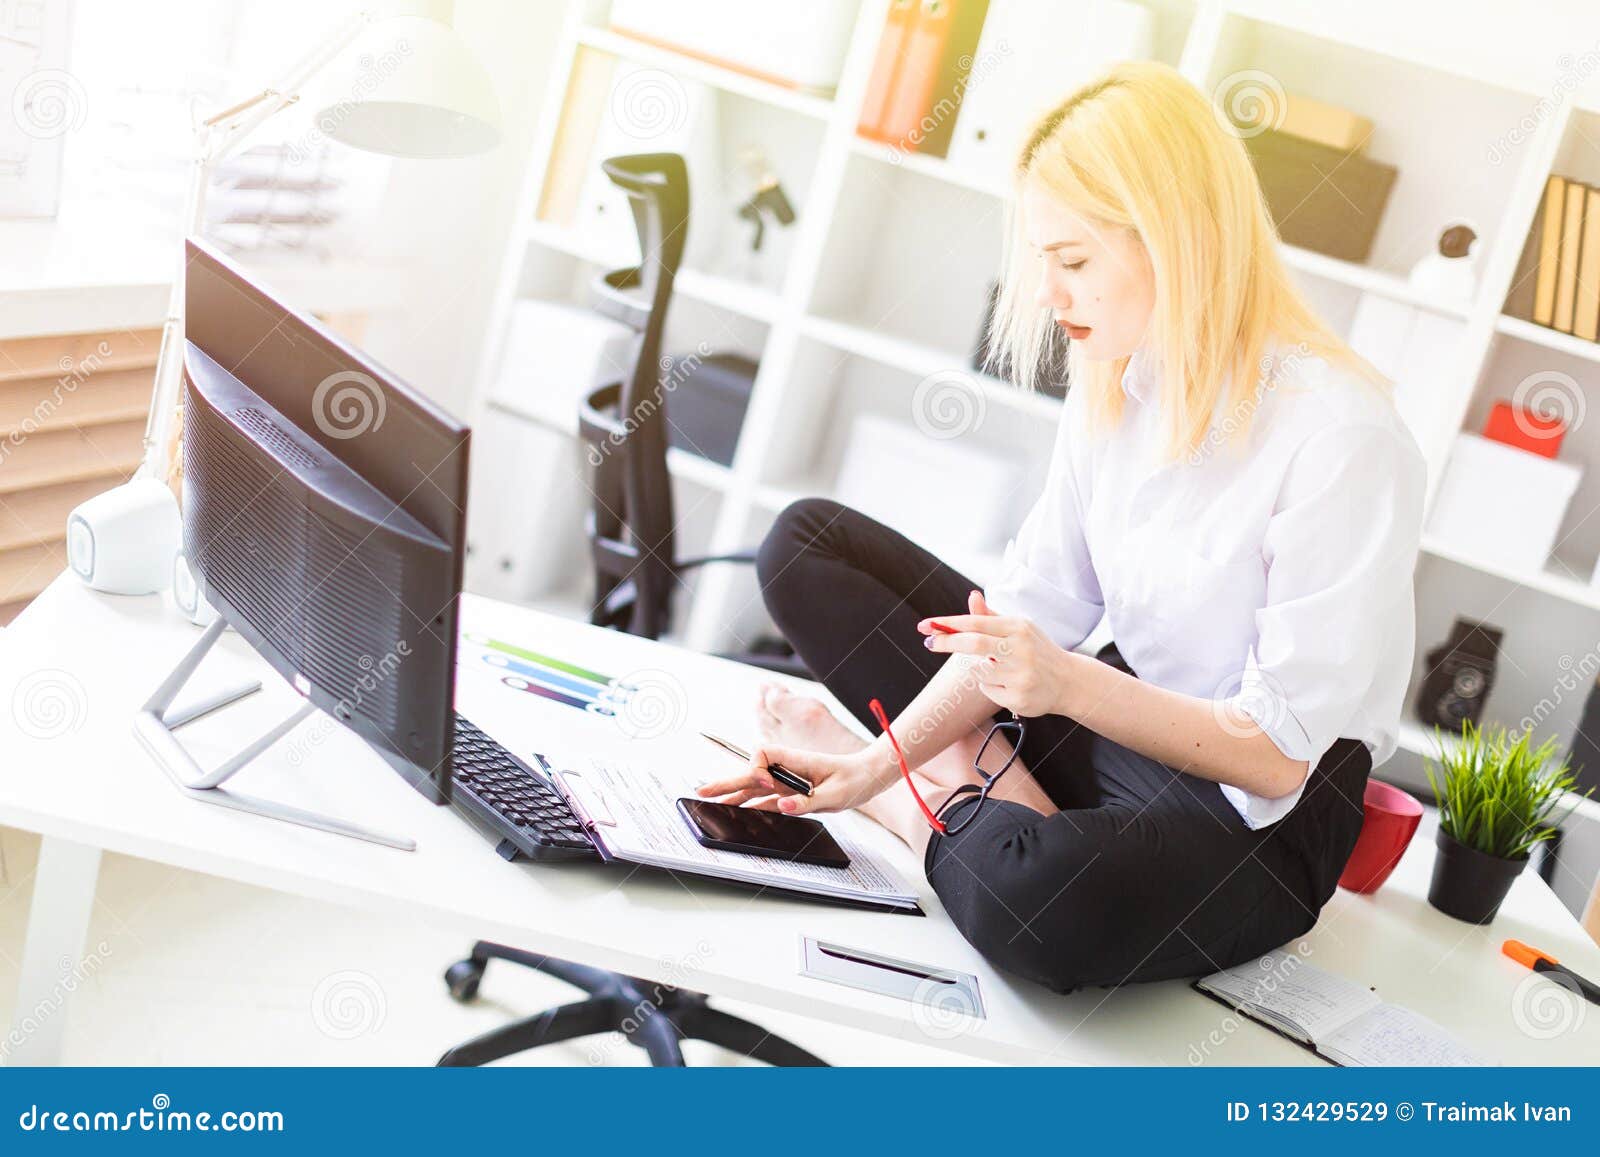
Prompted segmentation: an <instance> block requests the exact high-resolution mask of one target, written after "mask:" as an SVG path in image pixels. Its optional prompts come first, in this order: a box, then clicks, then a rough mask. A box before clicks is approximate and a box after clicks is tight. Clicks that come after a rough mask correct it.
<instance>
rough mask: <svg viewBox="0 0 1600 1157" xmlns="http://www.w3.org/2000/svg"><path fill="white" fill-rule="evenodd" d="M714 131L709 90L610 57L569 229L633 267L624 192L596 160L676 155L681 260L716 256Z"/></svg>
mask: <svg viewBox="0 0 1600 1157" xmlns="http://www.w3.org/2000/svg"><path fill="white" fill-rule="evenodd" d="M720 133H721V128H720V118H719V117H718V115H717V94H716V93H715V92H714V91H713V90H712V89H711V88H709V87H708V86H706V85H704V84H700V83H699V82H697V81H692V80H684V79H682V78H681V77H677V76H671V75H669V74H667V73H664V72H662V71H661V70H660V69H658V68H647V67H645V66H643V65H639V64H635V63H633V62H632V61H629V60H619V61H617V64H616V68H615V71H614V72H613V73H612V77H611V91H610V93H609V95H608V96H607V98H606V106H605V112H604V114H603V115H602V116H601V117H600V123H599V124H598V125H596V126H595V130H594V138H593V140H592V141H591V142H590V146H589V161H588V165H587V171H586V175H585V177H584V179H583V187H582V189H581V190H580V191H579V193H578V204H577V208H576V211H575V212H574V215H573V219H572V226H573V229H574V230H575V231H576V232H577V233H578V235H579V236H580V237H582V238H583V239H584V240H585V242H586V243H587V244H588V245H590V246H592V247H593V248H594V249H595V250H597V251H598V252H600V253H602V254H613V253H614V254H617V255H618V257H619V258H620V263H621V264H623V265H635V264H637V263H638V261H639V239H638V229H637V227H636V226H635V224H634V220H633V209H632V208H631V206H630V204H629V201H628V195H627V194H626V193H624V192H623V191H622V190H621V189H619V188H618V187H617V186H616V185H615V184H614V183H612V180H611V178H610V177H608V176H606V174H605V170H603V169H602V168H601V167H600V162H602V161H604V160H606V159H607V158H609V157H620V156H630V155H632V154H635V153H679V154H681V155H682V157H683V159H684V164H685V165H686V166H687V168H688V171H689V203H690V206H691V212H692V220H691V225H690V228H689V230H688V233H687V236H686V237H685V239H684V253H683V264H684V265H687V266H690V267H691V268H702V267H704V266H706V265H707V264H708V263H710V262H711V261H712V259H713V258H714V257H715V254H716V249H717V240H718V234H719V233H720V229H718V228H717V226H718V225H719V224H720V223H722V222H724V221H726V220H727V219H728V218H727V216H726V211H727V206H726V204H725V201H726V197H725V195H724V191H723V190H722V188H721V186H722V185H723V184H724V183H725V182H724V181H722V180H721V179H720V177H721V174H720V171H719V167H718V161H717V154H718V147H719V139H720Z"/></svg>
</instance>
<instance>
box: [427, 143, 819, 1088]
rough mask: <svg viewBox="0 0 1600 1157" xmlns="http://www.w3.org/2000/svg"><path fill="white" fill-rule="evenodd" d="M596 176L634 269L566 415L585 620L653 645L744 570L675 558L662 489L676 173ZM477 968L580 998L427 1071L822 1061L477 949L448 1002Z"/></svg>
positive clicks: (744, 557)
mask: <svg viewBox="0 0 1600 1157" xmlns="http://www.w3.org/2000/svg"><path fill="white" fill-rule="evenodd" d="M603 167H604V169H605V172H606V175H607V176H609V177H610V178H611V180H612V181H614V182H616V184H617V185H619V186H620V187H621V188H623V189H624V190H626V191H627V193H628V199H629V203H630V204H631V205H632V207H633V215H634V222H635V224H636V225H637V227H638V230H639V247H640V253H641V263H640V265H639V266H638V267H636V268H631V269H621V270H617V271H614V272H612V273H607V274H604V275H602V276H601V277H600V278H598V279H597V280H596V283H595V286H594V305H595V308H597V309H598V310H600V311H601V312H602V313H604V314H606V315H607V316H608V317H613V318H616V319H617V320H618V321H621V322H623V323H625V324H627V325H629V326H631V327H632V328H633V329H634V331H635V332H636V333H638V334H639V335H640V340H639V343H638V351H637V354H636V356H635V359H634V365H633V368H632V371H631V372H630V373H629V375H628V376H627V377H626V378H625V379H624V380H623V381H621V382H615V383H612V384H610V385H607V386H604V387H602V388H601V389H599V390H597V391H595V392H594V393H592V394H591V395H589V397H588V398H587V399H586V401H585V404H584V406H583V409H582V412H581V414H580V418H579V424H580V427H581V429H582V431H583V438H584V441H585V442H586V443H587V445H588V449H589V459H590V461H591V462H595V463H596V464H597V465H596V467H595V471H594V480H593V483H592V485H593V487H594V493H595V503H594V509H593V510H592V512H591V513H590V516H589V537H590V542H591V544H592V546H593V550H594V564H595V579H596V583H597V591H596V598H595V607H594V611H593V613H592V614H591V616H590V619H591V621H592V622H594V623H596V624H597V625H600V626H605V627H617V628H621V629H624V630H627V631H628V632H630V633H632V634H636V635H644V636H645V637H647V638H652V639H653V638H657V637H659V635H660V634H661V632H662V631H663V630H665V629H666V625H667V616H668V613H669V610H670V602H671V596H672V591H673V588H674V586H675V585H676V583H677V580H678V576H679V575H681V574H682V573H683V572H684V571H687V570H690V569H692V568H693V567H697V566H704V565H705V564H706V563H709V562H741V563H749V562H753V561H754V555H752V554H749V553H740V554H729V555H715V556H711V557H708V558H694V559H678V558H676V557H675V555H674V554H673V542H672V528H673V513H672V480H671V478H670V477H669V475H668V473H667V436H666V429H667V425H666V391H665V390H664V389H663V388H662V383H661V377H660V356H661V330H662V326H663V325H664V324H665V321H666V315H667V301H668V298H669V297H670V296H671V294H672V279H673V276H674V274H675V273H676V272H677V269H678V262H679V260H680V259H681V258H682V257H683V243H684V234H685V231H686V228H687V224H688V218H689V175H688V171H687V170H686V169H685V168H684V163H683V158H682V157H680V156H678V155H677V154H675V153H650V154H644V155H640V156H630V157H613V158H611V159H610V160H608V161H605V162H604V163H603ZM728 657H729V658H734V659H738V660H740V661H741V662H747V663H754V664H756V665H757V666H761V667H765V668H767V669H769V670H780V671H785V672H787V673H791V674H800V675H806V674H807V672H806V671H805V668H804V666H803V665H801V664H799V663H798V661H797V660H793V659H788V658H785V657H782V656H769V655H761V654H754V653H752V654H740V655H731V656H728ZM490 960H508V961H511V962H512V963H515V964H521V965H524V966H526V967H528V968H532V969H535V970H537V971H539V972H543V973H545V974H546V975H547V976H554V977H557V978H558V979H560V980H564V981H566V982H567V983H568V984H572V985H575V986H576V987H578V988H581V989H582V990H583V991H584V992H586V993H588V994H589V996H588V999H586V1000H579V1001H574V1002H573V1003H571V1004H564V1005H561V1006H560V1007H559V1008H553V1009H549V1010H548V1011H546V1012H542V1013H540V1014H538V1015H537V1016H532V1017H528V1018H527V1019H525V1020H520V1021H517V1022H516V1023H514V1024H509V1025H505V1026H503V1027H501V1028H498V1029H495V1030H494V1031H492V1032H489V1033H485V1034H484V1035H483V1036H480V1037H476V1038H475V1039H473V1040H470V1041H467V1042H466V1043H465V1044H461V1045H457V1046H456V1047H455V1048H453V1049H451V1050H450V1051H449V1052H447V1053H445V1054H444V1056H443V1057H441V1058H440V1059H439V1064H440V1065H447V1066H462V1065H482V1064H487V1063H488V1062H490V1061H494V1060H499V1059H500V1058H501V1057H507V1056H510V1055H512V1054H513V1053H519V1052H522V1051H523V1050H524V1049H531V1048H537V1047H538V1046H539V1045H544V1044H552V1043H554V1042H556V1041H564V1040H572V1039H574V1038H576V1037H583V1036H590V1035H592V1034H594V1033H603V1032H620V1033H622V1034H624V1035H625V1036H626V1037H627V1039H628V1040H629V1041H630V1042H631V1043H633V1044H635V1045H637V1046H638V1047H640V1048H642V1049H644V1050H645V1052H646V1053H647V1054H648V1055H649V1057H650V1063H651V1064H653V1065H663V1066H667V1065H672V1066H676V1065H682V1064H683V1063H684V1062H683V1050H682V1048H681V1044H682V1042H683V1041H684V1040H703V1041H709V1042H710V1043H712V1044H716V1045H720V1046H722V1047H723V1048H726V1049H731V1050H733V1051H734V1052H737V1053H741V1054H743V1055H745V1056H748V1057H753V1058H755V1059H756V1060H760V1061H765V1062H767V1063H768V1064H772V1065H787V1066H816V1065H826V1064H827V1062H826V1061H824V1060H822V1059H821V1058H819V1057H817V1056H815V1055H813V1054H812V1053H809V1052H807V1051H806V1050H805V1049H803V1048H800V1047H799V1046H798V1045H795V1044H791V1043H790V1042H789V1041H786V1040H783V1039H781V1038H780V1037H775V1036H772V1035H771V1034H770V1033H768V1032H767V1031H766V1030H765V1029H763V1028H761V1027H760V1026H759V1025H755V1024H752V1023H750V1022H749V1021H747V1020H742V1019H740V1018H739V1017H736V1016H731V1015H729V1014H728V1013H725V1012H721V1011H719V1010H718V1009H714V1008H711V1007H709V1006H708V1005H707V1003H706V997H705V996H704V995H703V994H701V993H698V992H691V991H689V990H687V989H682V988H676V987H673V986H671V985H666V984H657V983H655V982H652V981H648V980H643V979H641V978H639V977H633V976H624V975H622V974H620V973H615V972H606V971H605V970H603V969H599V968H590V967H588V966H586V965H582V964H572V963H569V962H568V961H565V960H555V959H553V958H551V957H548V956H541V955H539V954H537V953H533V952H524V951H522V950H521V949H518V948H510V947H507V946H506V945H504V944H494V943H491V942H490V941H487V940H480V941H479V942H478V943H477V944H475V945H473V948H472V955H471V956H469V957H468V958H467V959H466V960H461V961H457V962H456V963H455V964H452V965H451V966H450V968H449V969H448V970H447V971H446V972H445V984H446V986H447V987H448V988H449V990H450V995H451V996H453V997H454V998H455V999H456V1000H459V1001H462V1002H463V1003H465V1002H469V1001H472V1000H474V999H476V998H477V995H478V986H479V984H480V983H481V982H482V980H483V974H484V969H485V968H487V967H488V964H489V961H490Z"/></svg>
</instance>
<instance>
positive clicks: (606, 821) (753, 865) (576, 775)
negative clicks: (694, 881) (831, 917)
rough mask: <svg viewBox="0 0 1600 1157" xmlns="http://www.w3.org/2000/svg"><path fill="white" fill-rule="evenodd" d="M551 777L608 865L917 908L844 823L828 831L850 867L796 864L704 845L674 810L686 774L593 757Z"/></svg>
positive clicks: (687, 783)
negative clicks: (628, 865) (619, 862)
mask: <svg viewBox="0 0 1600 1157" xmlns="http://www.w3.org/2000/svg"><path fill="white" fill-rule="evenodd" d="M555 777H556V779H557V780H559V781H560V783H561V784H562V786H563V787H564V788H565V791H566V794H567V798H568V800H569V802H571V803H572V804H573V806H574V808H575V809H576V810H577V811H578V812H579V814H580V815H581V816H582V817H583V818H584V819H585V820H586V821H587V822H588V824H589V825H590V831H591V833H592V834H593V836H594V839H595V843H596V844H597V845H598V846H599V848H600V851H601V853H602V854H603V855H604V856H605V857H606V858H607V859H617V860H625V861H628V862H629V863H635V864H645V865H648V866H650V867H655V868H666V869H669V870H671V871H680V872H688V873H692V874H694V875H700V876H712V877H715V878H717V879H723V880H734V881H737V882H740V883H744V884H750V885H755V886H757V887H771V888H776V889H784V890H793V891H798V892H804V893H807V894H809V895H813V896H822V897H827V898H830V899H835V900H843V901H847V902H852V903H865V904H871V905H874V906H878V907H883V908H890V909H903V910H905V911H909V912H916V911H920V910H921V909H920V908H919V906H918V904H917V897H916V894H915V893H914V892H912V891H911V890H910V888H908V887H907V886H906V883H905V881H904V880H902V879H901V878H900V877H899V876H898V875H897V874H896V873H895V871H894V869H893V868H892V867H890V866H889V865H888V864H886V863H885V862H883V860H882V859H881V858H879V857H878V856H877V854H876V853H874V852H873V851H872V850H871V849H870V848H867V847H866V846H865V845H863V844H862V843H860V842H859V841H857V840H853V839H851V838H850V836H849V834H848V833H847V832H845V831H844V830H843V825H836V824H829V825H828V831H829V832H830V833H832V835H833V837H834V839H836V840H838V841H839V846H840V847H842V848H843V849H844V850H845V853H846V854H847V855H849V857H850V866H849V867H848V868H826V867H823V866H821V865H820V864H797V863H794V862H793V861H791V860H780V859H776V858H774V857H770V856H752V855H748V854H746V853H744V852H729V851H724V850H723V849H721V848H707V847H702V846H701V844H700V843H699V841H698V840H696V839H695V838H694V834H693V833H692V832H691V831H690V830H689V826H688V823H687V821H685V820H684V818H683V816H682V815H680V814H679V812H678V806H677V801H678V799H679V798H680V797H683V796H688V797H690V798H694V795H695V784H694V783H693V782H692V781H691V780H690V778H689V777H687V776H683V775H680V774H677V773H674V772H672V771H669V770H665V769H662V768H653V767H650V766H648V765H646V764H644V763H641V762H637V761H632V760H630V761H626V762H625V761H622V760H618V759H614V758H610V757H599V756H591V757H588V758H585V759H583V760H581V761H578V762H577V764H576V765H575V766H573V765H569V766H565V767H563V766H560V765H558V766H557V767H556V771H555Z"/></svg>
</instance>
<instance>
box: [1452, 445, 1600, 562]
mask: <svg viewBox="0 0 1600 1157" xmlns="http://www.w3.org/2000/svg"><path fill="white" fill-rule="evenodd" d="M1582 478H1583V470H1582V469H1581V468H1580V467H1578V466H1574V465H1572V463H1570V462H1561V461H1557V460H1556V459H1554V458H1545V457H1542V456H1541V455H1538V454H1531V453H1529V452H1528V451H1526V450H1519V449H1518V448H1517V447H1515V446H1507V445H1506V444H1505V443H1503V442H1495V441H1492V440H1490V439H1488V438H1483V437H1479V436H1478V435H1477V434H1461V435H1459V436H1458V437H1457V438H1456V444H1455V447H1454V449H1452V450H1451V452H1450V461H1449V463H1448V464H1447V465H1446V466H1445V471H1444V479H1443V480H1442V481H1441V482H1440V484H1439V494H1438V497H1436V498H1435V499H1434V502H1433V513H1432V514H1431V515H1430V516H1429V519H1428V532H1429V534H1431V535H1433V536H1434V537H1435V538H1438V539H1440V540H1441V541H1443V542H1445V543H1448V544H1449V545H1450V546H1451V547H1453V548H1454V549H1456V550H1459V551H1460V552H1461V553H1462V554H1464V555H1467V556H1468V557H1470V558H1474V559H1481V560H1483V561H1484V562H1490V563H1495V564H1498V565H1499V566H1502V567H1504V568H1505V569H1507V570H1511V571H1538V570H1543V569H1544V566H1545V564H1546V563H1547V562H1548V561H1549V559H1550V551H1551V550H1552V548H1554V546H1555V543H1556V535H1557V534H1558V533H1559V532H1560V530H1561V523H1562V520H1563V519H1565V518H1566V515H1567V505H1568V504H1569V503H1570V502H1571V501H1572V496H1573V494H1574V493H1576V492H1577V489H1578V483H1579V481H1580V480H1581V479H1582Z"/></svg>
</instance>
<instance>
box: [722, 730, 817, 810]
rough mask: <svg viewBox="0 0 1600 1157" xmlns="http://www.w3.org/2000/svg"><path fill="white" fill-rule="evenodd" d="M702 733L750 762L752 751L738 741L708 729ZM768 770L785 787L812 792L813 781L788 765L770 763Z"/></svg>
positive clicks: (806, 792)
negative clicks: (720, 736) (795, 771)
mask: <svg viewBox="0 0 1600 1157" xmlns="http://www.w3.org/2000/svg"><path fill="white" fill-rule="evenodd" d="M700 735H701V737H702V738H704V739H709V740H711V742H712V743H715V744H716V745H717V746H718V747H720V748H722V750H724V751H726V752H728V753H729V754H730V755H734V756H737V757H738V758H740V759H742V760H744V761H745V762H746V763H749V762H750V753H749V752H748V751H746V750H745V749H744V748H742V747H740V746H739V745H738V744H737V743H729V742H728V741H727V740H726V739H718V738H717V737H716V736H715V735H712V734H711V733H710V732H707V731H702V732H701V733H700ZM767 771H769V772H771V774H772V778H773V779H775V780H777V781H778V782H779V783H781V784H783V786H784V787H788V788H793V789H794V790H795V791H797V792H799V793H800V794H801V795H810V794H811V781H810V780H808V779H806V778H805V777H804V776H799V775H796V774H795V773H794V772H792V771H790V770H789V769H788V768H787V767H784V766H783V764H781V763H769V764H767Z"/></svg>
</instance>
